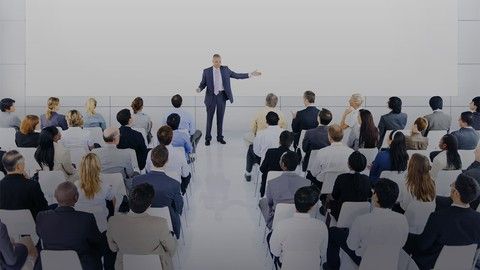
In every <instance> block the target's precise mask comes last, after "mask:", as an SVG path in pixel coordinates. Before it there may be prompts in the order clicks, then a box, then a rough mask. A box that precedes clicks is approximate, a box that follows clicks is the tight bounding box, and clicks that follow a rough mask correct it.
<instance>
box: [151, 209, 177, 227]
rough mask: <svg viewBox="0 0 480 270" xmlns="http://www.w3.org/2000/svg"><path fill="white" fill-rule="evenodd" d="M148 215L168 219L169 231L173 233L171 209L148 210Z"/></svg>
mask: <svg viewBox="0 0 480 270" xmlns="http://www.w3.org/2000/svg"><path fill="white" fill-rule="evenodd" d="M147 214H149V215H150V216H154V217H162V218H164V219H166V220H167V225H168V229H169V230H170V231H171V232H173V225H172V219H171V218H170V209H169V208H168V207H150V208H148V209H147Z"/></svg>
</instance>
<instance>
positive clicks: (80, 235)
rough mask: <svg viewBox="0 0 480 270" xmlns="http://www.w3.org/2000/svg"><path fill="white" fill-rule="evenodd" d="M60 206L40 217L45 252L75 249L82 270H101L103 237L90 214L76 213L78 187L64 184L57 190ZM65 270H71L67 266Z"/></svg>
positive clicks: (39, 226) (38, 218)
mask: <svg viewBox="0 0 480 270" xmlns="http://www.w3.org/2000/svg"><path fill="white" fill-rule="evenodd" d="M55 199H57V201H58V207H57V208H56V209H55V210H48V211H43V212H40V213H39V214H38V217H37V234H38V236H39V237H40V240H41V242H42V246H43V249H45V250H75V251H76V252H77V254H78V257H79V259H80V263H81V264H82V268H83V269H85V270H86V269H88V270H90V269H91V270H98V269H102V261H101V253H102V248H103V245H102V240H101V239H102V234H101V233H100V231H99V230H98V227H97V223H96V222H95V217H94V216H93V214H91V213H85V212H81V211H76V210H75V209H74V208H73V207H74V206H75V204H76V203H77V201H78V190H77V187H76V186H75V185H74V184H73V183H71V182H63V183H61V184H60V185H58V187H57V189H56V190H55ZM64 269H68V265H65V268H64Z"/></svg>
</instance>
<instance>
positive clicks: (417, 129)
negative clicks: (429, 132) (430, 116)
mask: <svg viewBox="0 0 480 270" xmlns="http://www.w3.org/2000/svg"><path fill="white" fill-rule="evenodd" d="M427 127H428V120H427V118H425V117H418V118H417V119H416V120H415V122H414V123H413V127H412V133H422V132H423V131H424V130H425V129H426V128H427Z"/></svg>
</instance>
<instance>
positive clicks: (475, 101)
mask: <svg viewBox="0 0 480 270" xmlns="http://www.w3.org/2000/svg"><path fill="white" fill-rule="evenodd" d="M472 102H473V105H475V106H476V107H477V112H480V96H478V97H474V98H473V99H472Z"/></svg>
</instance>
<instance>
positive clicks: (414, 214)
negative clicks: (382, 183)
mask: <svg viewBox="0 0 480 270" xmlns="http://www.w3.org/2000/svg"><path fill="white" fill-rule="evenodd" d="M433 211H435V201H433V202H421V201H418V200H412V201H411V202H410V204H409V205H408V206H407V209H405V217H406V218H407V221H408V227H409V232H410V233H413V234H421V233H422V232H423V229H424V228H425V225H426V224H427V220H428V217H430V214H431V213H432V212H433Z"/></svg>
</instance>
